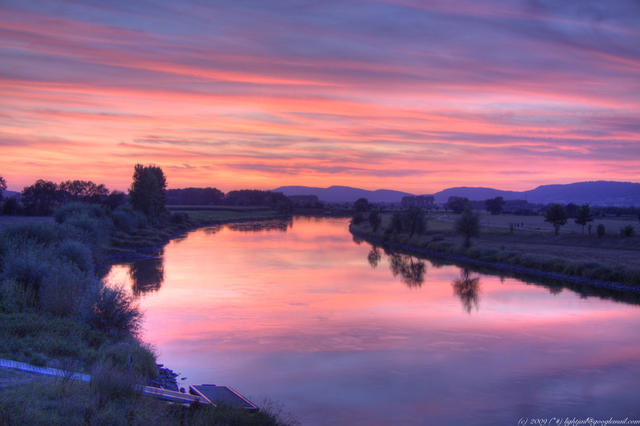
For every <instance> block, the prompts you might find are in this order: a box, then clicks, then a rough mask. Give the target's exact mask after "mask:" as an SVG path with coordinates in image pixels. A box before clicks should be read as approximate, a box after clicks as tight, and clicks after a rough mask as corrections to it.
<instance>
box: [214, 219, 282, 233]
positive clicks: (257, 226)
mask: <svg viewBox="0 0 640 426" xmlns="http://www.w3.org/2000/svg"><path fill="white" fill-rule="evenodd" d="M225 226H226V227H227V228H228V229H231V230H232V231H239V232H261V231H281V232H287V229H290V228H291V227H292V226H293V218H288V219H274V220H265V221H262V222H241V223H231V224H228V225H225Z"/></svg>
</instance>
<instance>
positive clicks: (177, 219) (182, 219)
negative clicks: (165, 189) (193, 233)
mask: <svg viewBox="0 0 640 426" xmlns="http://www.w3.org/2000/svg"><path fill="white" fill-rule="evenodd" d="M169 220H170V221H171V223H173V224H175V225H181V224H183V223H186V222H187V221H188V220H189V215H188V214H187V213H184V212H176V213H171V216H170V218H169Z"/></svg>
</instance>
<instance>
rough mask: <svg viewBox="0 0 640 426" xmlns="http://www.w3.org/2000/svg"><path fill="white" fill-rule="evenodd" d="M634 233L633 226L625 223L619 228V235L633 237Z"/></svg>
mask: <svg viewBox="0 0 640 426" xmlns="http://www.w3.org/2000/svg"><path fill="white" fill-rule="evenodd" d="M635 234H636V230H635V229H633V226H631V225H627V226H625V227H623V228H621V229H620V235H622V236H623V237H633V236H634V235H635Z"/></svg>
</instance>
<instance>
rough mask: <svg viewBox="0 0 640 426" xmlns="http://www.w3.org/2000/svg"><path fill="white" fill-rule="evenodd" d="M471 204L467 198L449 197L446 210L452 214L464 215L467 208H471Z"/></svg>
mask: <svg viewBox="0 0 640 426" xmlns="http://www.w3.org/2000/svg"><path fill="white" fill-rule="evenodd" d="M470 206H471V202H470V201H469V199H468V198H466V197H455V196H451V197H449V200H448V201H447V204H446V205H445V208H446V209H447V210H451V211H452V212H454V213H456V214H458V213H462V212H463V211H464V210H465V209H466V208H470Z"/></svg>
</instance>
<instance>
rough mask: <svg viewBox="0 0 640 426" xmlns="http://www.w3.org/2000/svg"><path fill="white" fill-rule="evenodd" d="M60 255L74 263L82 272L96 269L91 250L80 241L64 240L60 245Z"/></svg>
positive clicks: (58, 251) (58, 250)
mask: <svg viewBox="0 0 640 426" xmlns="http://www.w3.org/2000/svg"><path fill="white" fill-rule="evenodd" d="M57 253H58V255H59V256H60V257H61V258H62V259H64V260H67V261H69V262H71V263H73V264H74V265H76V266H77V267H78V268H79V269H80V270H81V271H82V272H92V271H93V269H94V265H93V255H92V253H91V250H90V249H89V248H88V247H87V246H86V245H84V244H82V243H81V242H79V241H74V240H64V241H63V242H61V243H60V244H59V245H58V249H57Z"/></svg>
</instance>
